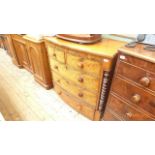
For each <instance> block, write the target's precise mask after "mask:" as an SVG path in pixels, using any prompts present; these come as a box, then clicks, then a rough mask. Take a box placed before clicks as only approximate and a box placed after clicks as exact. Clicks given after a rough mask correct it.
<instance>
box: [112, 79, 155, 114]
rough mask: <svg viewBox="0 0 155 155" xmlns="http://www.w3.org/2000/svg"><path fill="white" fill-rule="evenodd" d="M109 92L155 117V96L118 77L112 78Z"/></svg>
mask: <svg viewBox="0 0 155 155" xmlns="http://www.w3.org/2000/svg"><path fill="white" fill-rule="evenodd" d="M111 90H112V92H114V93H116V94H118V96H121V97H123V98H124V99H126V100H127V101H128V102H129V103H132V104H133V105H134V106H136V107H140V108H142V109H143V110H146V111H147V112H149V113H151V114H153V115H154V116H155V96H154V95H152V94H151V93H149V92H147V91H144V90H143V89H142V88H140V87H137V86H135V85H133V84H132V83H129V82H127V81H125V80H123V79H121V78H119V77H114V80H113V83H112V89H111Z"/></svg>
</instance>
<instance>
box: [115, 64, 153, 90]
mask: <svg viewBox="0 0 155 155" xmlns="http://www.w3.org/2000/svg"><path fill="white" fill-rule="evenodd" d="M116 73H117V74H119V75H121V76H123V77H125V78H128V79H129V80H131V81H132V82H136V83H137V84H138V85H140V86H142V87H143V88H147V89H149V90H151V91H155V74H153V73H150V72H147V71H145V70H143V69H140V68H138V67H135V66H133V65H130V64H128V63H125V62H123V61H119V62H118V66H117V71H116Z"/></svg>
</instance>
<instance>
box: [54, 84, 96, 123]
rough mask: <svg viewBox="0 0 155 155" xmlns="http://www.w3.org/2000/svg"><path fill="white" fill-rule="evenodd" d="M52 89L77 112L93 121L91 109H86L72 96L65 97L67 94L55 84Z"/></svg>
mask: <svg viewBox="0 0 155 155" xmlns="http://www.w3.org/2000/svg"><path fill="white" fill-rule="evenodd" d="M54 89H55V91H56V92H57V93H58V94H59V96H60V97H61V98H62V99H63V100H64V101H65V102H66V103H67V104H69V105H70V106H71V107H72V108H74V109H75V110H76V111H77V112H79V113H81V114H83V115H84V116H86V117H88V118H89V119H91V120H93V119H94V113H95V111H94V110H93V109H91V108H89V107H87V106H86V105H84V104H83V103H81V102H80V101H79V100H77V99H75V98H74V97H73V96H69V95H67V93H66V92H65V91H64V90H63V89H62V88H61V87H60V86H58V85H57V84H55V86H54Z"/></svg>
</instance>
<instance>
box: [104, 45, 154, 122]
mask: <svg viewBox="0 0 155 155" xmlns="http://www.w3.org/2000/svg"><path fill="white" fill-rule="evenodd" d="M144 56H145V58H144ZM153 58H154V59H153ZM154 60H155V53H154V52H150V51H146V50H144V45H137V46H136V47H135V48H133V49H132V48H126V47H123V48H121V49H119V55H118V60H117V65H116V68H115V74H114V77H113V81H112V85H111V90H110V95H109V98H108V102H107V105H106V109H105V113H104V116H103V120H113V119H112V118H111V117H110V115H112V116H113V117H116V118H117V119H119V120H155V61H154Z"/></svg>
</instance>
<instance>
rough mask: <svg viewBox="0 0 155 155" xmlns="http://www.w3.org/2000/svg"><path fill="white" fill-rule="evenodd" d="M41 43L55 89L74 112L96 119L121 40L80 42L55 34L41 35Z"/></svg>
mask: <svg viewBox="0 0 155 155" xmlns="http://www.w3.org/2000/svg"><path fill="white" fill-rule="evenodd" d="M45 42H46V47H47V51H48V58H49V63H50V68H51V73H52V77H53V84H54V89H55V91H56V92H57V93H58V94H59V95H60V97H61V98H62V99H63V100H64V101H65V102H66V103H68V104H69V105H70V106H71V107H72V108H74V109H75V110H76V111H78V112H80V113H81V114H83V115H85V116H86V117H88V118H89V119H91V120H100V115H101V113H102V111H103V107H104V104H105V101H106V94H107V92H108V85H109V73H110V72H111V70H112V64H113V60H114V57H115V55H116V52H117V48H118V47H121V46H122V45H124V42H119V41H114V40H108V39H105V40H103V41H101V42H99V43H96V44H91V45H81V44H76V43H72V42H69V41H64V40H62V39H58V38H56V37H45ZM101 94H102V95H101ZM101 96H102V97H101Z"/></svg>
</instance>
